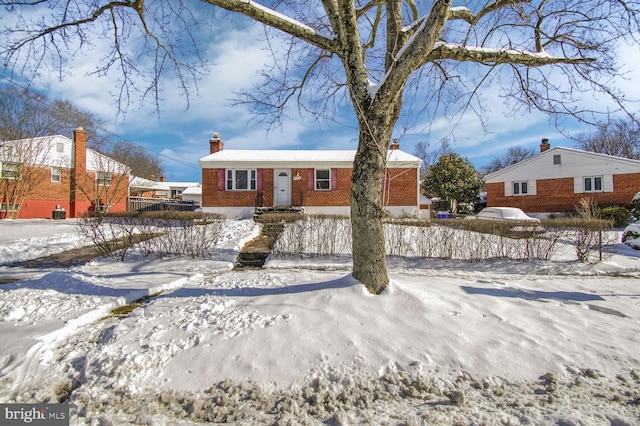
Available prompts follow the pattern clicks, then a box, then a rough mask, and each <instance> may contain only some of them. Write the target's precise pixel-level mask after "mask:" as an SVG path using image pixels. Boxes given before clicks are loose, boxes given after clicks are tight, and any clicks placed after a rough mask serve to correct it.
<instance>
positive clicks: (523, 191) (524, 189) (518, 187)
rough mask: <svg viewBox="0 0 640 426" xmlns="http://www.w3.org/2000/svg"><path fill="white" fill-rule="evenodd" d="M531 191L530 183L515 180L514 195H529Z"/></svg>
mask: <svg viewBox="0 0 640 426" xmlns="http://www.w3.org/2000/svg"><path fill="white" fill-rule="evenodd" d="M528 193H529V185H528V183H527V182H526V181H524V182H513V195H527V194H528Z"/></svg>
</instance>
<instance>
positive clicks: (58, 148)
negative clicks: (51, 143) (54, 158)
mask: <svg viewBox="0 0 640 426" xmlns="http://www.w3.org/2000/svg"><path fill="white" fill-rule="evenodd" d="M56 152H64V142H56Z"/></svg>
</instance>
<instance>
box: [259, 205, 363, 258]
mask: <svg viewBox="0 0 640 426" xmlns="http://www.w3.org/2000/svg"><path fill="white" fill-rule="evenodd" d="M272 252H273V254H274V255H276V256H285V255H294V256H298V257H303V256H339V255H341V254H345V253H346V254H348V253H351V221H350V220H349V219H348V218H346V217H344V216H329V215H326V216H325V215H309V216H305V217H304V219H303V220H298V221H295V222H291V223H287V224H286V225H285V227H284V229H283V230H282V233H281V235H280V238H279V239H278V241H276V243H275V244H274V247H273V251H272Z"/></svg>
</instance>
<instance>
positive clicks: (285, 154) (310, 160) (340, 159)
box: [200, 149, 422, 168]
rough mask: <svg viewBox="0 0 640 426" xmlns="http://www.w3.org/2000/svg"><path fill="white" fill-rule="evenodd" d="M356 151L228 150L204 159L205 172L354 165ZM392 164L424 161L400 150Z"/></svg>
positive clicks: (391, 158) (390, 156) (412, 164)
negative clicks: (233, 167) (271, 166)
mask: <svg viewBox="0 0 640 426" xmlns="http://www.w3.org/2000/svg"><path fill="white" fill-rule="evenodd" d="M355 156H356V151H355V150H234V149H225V150H222V151H218V152H216V153H214V154H210V155H207V156H206V157H202V158H201V159H200V165H201V166H202V167H204V168H216V167H217V165H218V164H219V163H225V165H226V166H227V167H230V165H232V164H243V165H259V164H265V163H270V164H274V165H278V166H280V167H284V166H287V165H289V166H294V167H307V166H312V165H317V164H319V163H321V164H339V163H344V164H349V165H351V164H352V163H353V160H354V158H355ZM387 162H388V163H393V165H394V167H407V168H410V167H416V166H418V167H419V165H420V163H421V162H422V160H420V159H419V158H418V157H415V156H413V155H411V154H408V153H406V152H404V151H401V150H399V149H394V150H389V151H388V157H387Z"/></svg>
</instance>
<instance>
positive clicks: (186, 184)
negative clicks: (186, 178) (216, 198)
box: [164, 182, 200, 188]
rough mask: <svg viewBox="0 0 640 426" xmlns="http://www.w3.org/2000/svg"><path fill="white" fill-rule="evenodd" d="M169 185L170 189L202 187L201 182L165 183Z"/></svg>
mask: <svg viewBox="0 0 640 426" xmlns="http://www.w3.org/2000/svg"><path fill="white" fill-rule="evenodd" d="M164 183H165V184H167V185H169V188H191V187H194V186H200V182H164Z"/></svg>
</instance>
